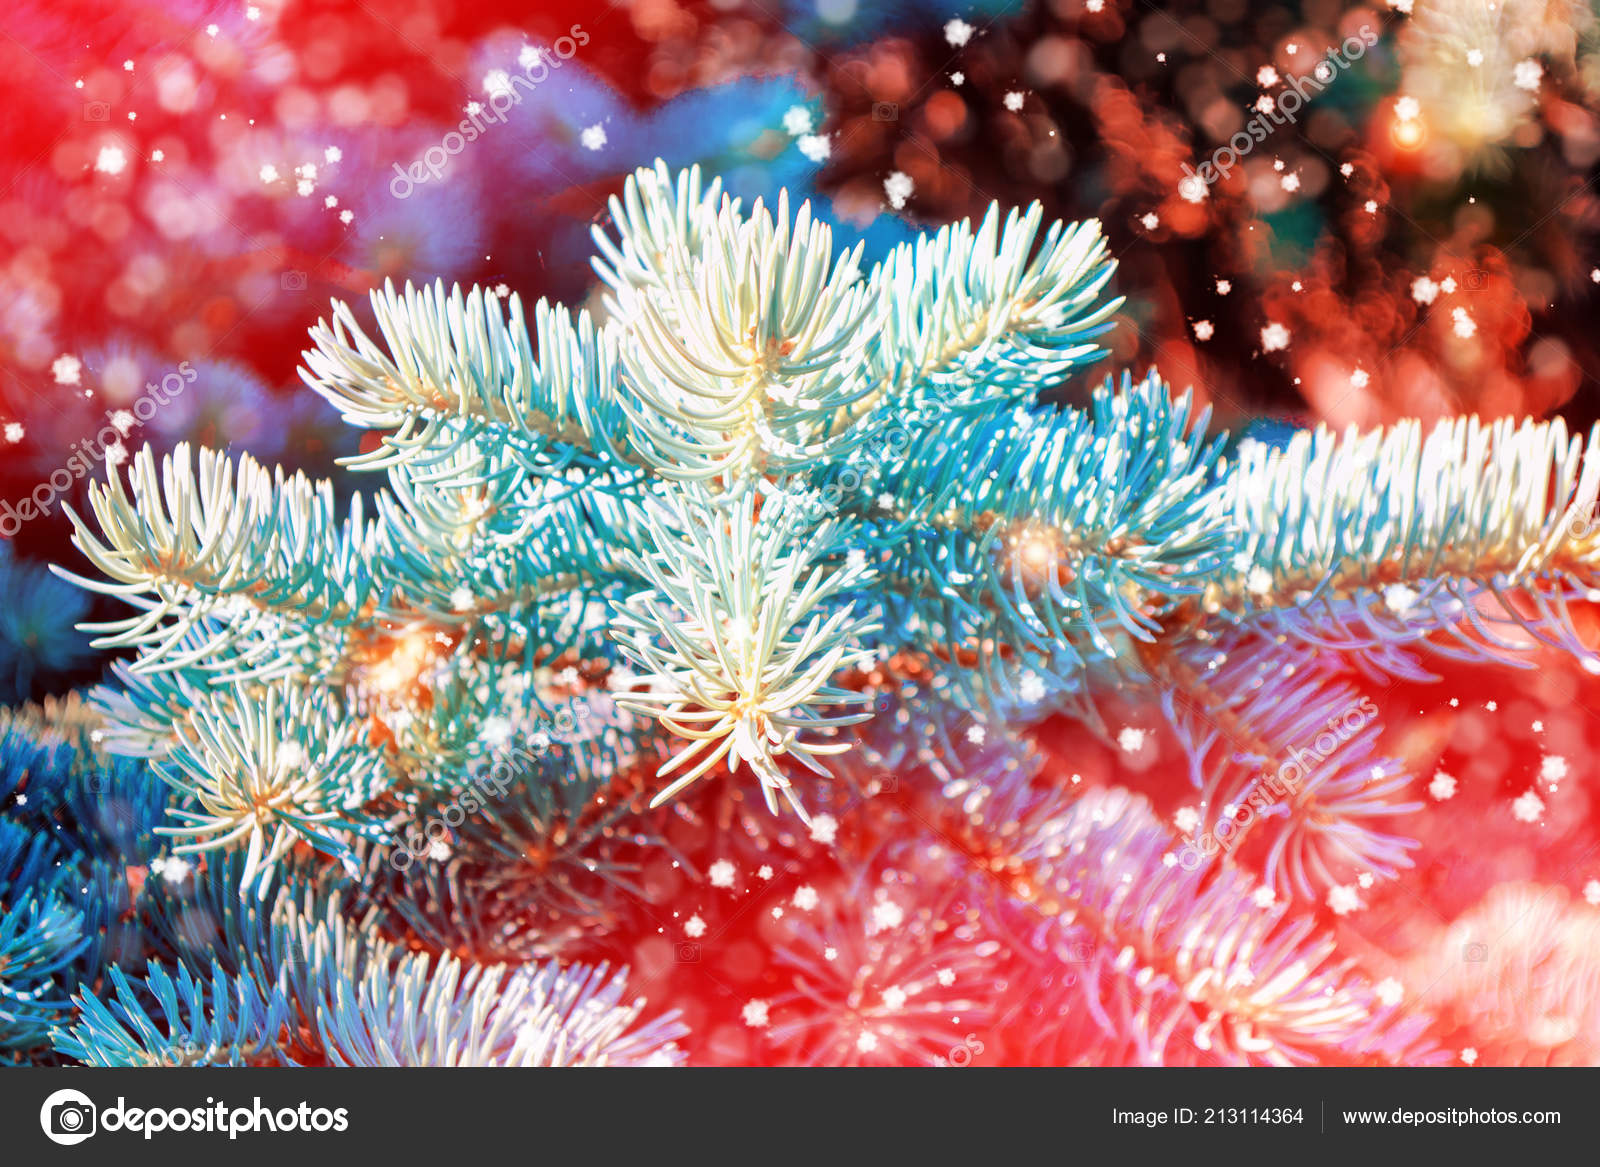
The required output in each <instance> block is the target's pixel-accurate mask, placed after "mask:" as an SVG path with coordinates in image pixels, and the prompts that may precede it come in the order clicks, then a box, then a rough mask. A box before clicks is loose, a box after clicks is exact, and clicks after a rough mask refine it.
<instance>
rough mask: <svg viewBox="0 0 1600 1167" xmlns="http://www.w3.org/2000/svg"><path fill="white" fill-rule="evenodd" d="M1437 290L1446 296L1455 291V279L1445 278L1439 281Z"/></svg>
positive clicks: (1451, 277)
mask: <svg viewBox="0 0 1600 1167" xmlns="http://www.w3.org/2000/svg"><path fill="white" fill-rule="evenodd" d="M1439 290H1440V291H1441V292H1443V293H1444V294H1445V295H1447V296H1448V295H1449V294H1450V293H1451V292H1453V291H1455V290H1456V278H1455V276H1445V277H1444V279H1442V280H1440V281H1439Z"/></svg>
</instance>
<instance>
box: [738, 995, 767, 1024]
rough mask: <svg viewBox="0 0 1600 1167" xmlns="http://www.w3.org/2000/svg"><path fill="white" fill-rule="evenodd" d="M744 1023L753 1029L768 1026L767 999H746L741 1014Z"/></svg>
mask: <svg viewBox="0 0 1600 1167" xmlns="http://www.w3.org/2000/svg"><path fill="white" fill-rule="evenodd" d="M740 1016H742V1017H743V1018H744V1023H745V1024H746V1025H748V1026H749V1027H750V1028H751V1029H765V1028H766V1026H767V1003H766V1002H765V1001H746V1002H745V1005H744V1011H743V1012H742V1013H741V1014H740Z"/></svg>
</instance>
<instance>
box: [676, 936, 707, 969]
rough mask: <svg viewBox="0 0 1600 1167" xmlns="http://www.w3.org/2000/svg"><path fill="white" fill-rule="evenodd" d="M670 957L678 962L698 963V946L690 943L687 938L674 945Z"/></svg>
mask: <svg viewBox="0 0 1600 1167" xmlns="http://www.w3.org/2000/svg"><path fill="white" fill-rule="evenodd" d="M672 959H673V960H675V961H677V962H678V963H679V964H699V963H700V946H699V945H698V944H690V943H689V942H688V941H687V940H685V941H682V942H681V943H679V944H677V945H676V946H674V948H673V950H672Z"/></svg>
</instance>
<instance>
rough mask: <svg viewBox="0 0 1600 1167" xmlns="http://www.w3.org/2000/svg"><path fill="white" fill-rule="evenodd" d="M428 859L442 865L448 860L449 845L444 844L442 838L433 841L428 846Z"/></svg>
mask: <svg viewBox="0 0 1600 1167" xmlns="http://www.w3.org/2000/svg"><path fill="white" fill-rule="evenodd" d="M428 858H429V859H432V860H434V861H435V862H437V863H443V862H444V861H445V860H447V859H449V858H450V844H449V843H446V842H445V841H444V839H442V838H439V839H435V840H434V841H433V842H431V843H429V844H428Z"/></svg>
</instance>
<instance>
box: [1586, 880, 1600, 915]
mask: <svg viewBox="0 0 1600 1167" xmlns="http://www.w3.org/2000/svg"><path fill="white" fill-rule="evenodd" d="M1583 899H1584V902H1585V903H1587V904H1589V905H1590V906H1591V907H1597V908H1600V879H1591V880H1590V881H1589V882H1588V883H1586V884H1584V885H1583Z"/></svg>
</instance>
